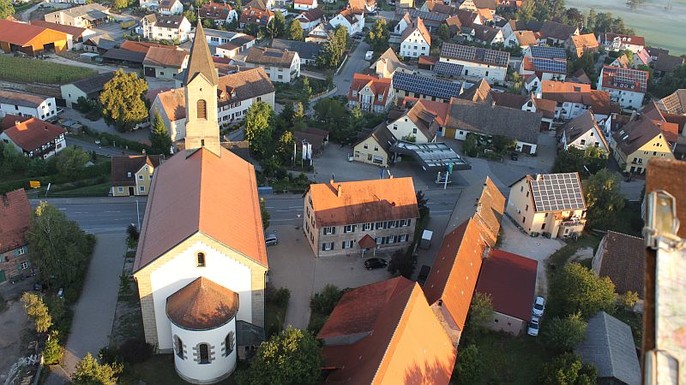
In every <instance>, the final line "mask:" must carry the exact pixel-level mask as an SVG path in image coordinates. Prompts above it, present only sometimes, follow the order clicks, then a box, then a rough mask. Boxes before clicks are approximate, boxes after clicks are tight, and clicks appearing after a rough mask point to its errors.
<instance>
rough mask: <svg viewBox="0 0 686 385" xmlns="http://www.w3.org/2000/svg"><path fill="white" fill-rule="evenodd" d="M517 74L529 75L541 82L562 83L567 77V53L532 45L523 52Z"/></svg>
mask: <svg viewBox="0 0 686 385" xmlns="http://www.w3.org/2000/svg"><path fill="white" fill-rule="evenodd" d="M519 74H520V75H522V77H527V76H528V75H531V74H536V76H537V77H538V78H539V79H541V81H543V80H561V81H564V80H565V77H566V76H567V52H565V50H564V48H559V47H545V46H538V45H532V46H529V47H528V48H526V49H525V50H524V58H523V59H522V63H521V65H520V67H519Z"/></svg>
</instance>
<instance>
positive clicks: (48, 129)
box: [0, 118, 67, 159]
mask: <svg viewBox="0 0 686 385" xmlns="http://www.w3.org/2000/svg"><path fill="white" fill-rule="evenodd" d="M66 132H67V130H65V129H64V128H62V127H60V126H56V125H54V124H52V123H49V122H46V121H43V120H40V119H38V118H31V119H27V120H24V121H17V122H15V125H14V126H13V127H10V128H8V129H6V130H4V131H2V133H0V140H2V141H3V142H5V143H6V144H10V145H12V146H13V147H14V148H15V149H16V150H17V151H19V152H21V153H22V154H24V155H25V156H26V157H29V158H32V159H36V158H41V159H48V158H49V157H51V156H53V155H55V154H57V153H58V152H60V151H62V150H64V148H65V147H67V146H66V144H65V141H64V134H66Z"/></svg>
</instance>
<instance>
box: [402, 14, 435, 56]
mask: <svg viewBox="0 0 686 385" xmlns="http://www.w3.org/2000/svg"><path fill="white" fill-rule="evenodd" d="M412 24H413V25H412V26H408V27H407V28H405V31H403V34H402V36H401V37H400V56H403V57H420V56H427V55H429V51H430V50H431V34H429V31H428V30H427V29H426V26H424V22H423V21H422V19H421V18H420V17H418V18H417V19H416V20H415V21H414V22H413V23H412Z"/></svg>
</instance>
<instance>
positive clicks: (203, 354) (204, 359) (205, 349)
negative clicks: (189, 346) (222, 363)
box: [198, 344, 210, 364]
mask: <svg viewBox="0 0 686 385" xmlns="http://www.w3.org/2000/svg"><path fill="white" fill-rule="evenodd" d="M198 355H199V356H200V363H201V364H209V363H210V347H209V345H207V344H200V345H198Z"/></svg>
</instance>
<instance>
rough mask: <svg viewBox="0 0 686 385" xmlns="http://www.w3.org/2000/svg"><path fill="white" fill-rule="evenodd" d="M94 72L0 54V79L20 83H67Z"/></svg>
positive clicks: (91, 74)
mask: <svg viewBox="0 0 686 385" xmlns="http://www.w3.org/2000/svg"><path fill="white" fill-rule="evenodd" d="M95 74H96V72H95V71H94V70H92V69H88V68H83V67H76V66H70V65H66V64H59V63H52V62H49V61H44V60H38V59H29V58H23V57H14V56H9V55H0V80H6V81H10V82H20V83H48V84H67V83H71V82H73V81H75V80H79V79H83V78H86V77H89V76H93V75H95Z"/></svg>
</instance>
